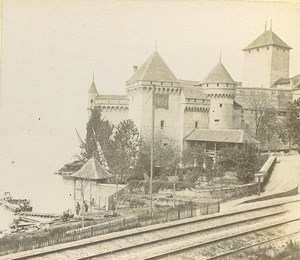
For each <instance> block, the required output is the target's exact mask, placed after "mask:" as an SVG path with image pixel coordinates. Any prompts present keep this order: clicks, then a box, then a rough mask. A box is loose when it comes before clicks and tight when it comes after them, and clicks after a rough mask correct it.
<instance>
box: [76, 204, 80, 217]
mask: <svg viewBox="0 0 300 260" xmlns="http://www.w3.org/2000/svg"><path fill="white" fill-rule="evenodd" d="M79 212H80V204H79V202H78V201H77V204H76V215H77V216H78V215H79Z"/></svg>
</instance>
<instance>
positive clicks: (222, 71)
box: [201, 61, 235, 84]
mask: <svg viewBox="0 0 300 260" xmlns="http://www.w3.org/2000/svg"><path fill="white" fill-rule="evenodd" d="M212 83H226V84H235V81H234V80H233V79H232V77H231V76H230V74H229V73H228V71H227V70H226V68H225V67H224V65H223V63H222V62H221V61H219V63H218V64H217V65H216V66H215V67H214V68H213V69H212V71H211V72H210V73H209V74H208V75H207V76H206V77H205V78H204V80H203V81H202V82H201V84H212Z"/></svg>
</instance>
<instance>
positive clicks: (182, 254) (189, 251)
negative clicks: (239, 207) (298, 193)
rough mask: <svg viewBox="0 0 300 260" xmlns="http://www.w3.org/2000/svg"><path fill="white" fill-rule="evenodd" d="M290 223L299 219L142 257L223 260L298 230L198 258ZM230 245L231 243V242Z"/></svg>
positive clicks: (299, 218) (299, 219) (146, 259)
mask: <svg viewBox="0 0 300 260" xmlns="http://www.w3.org/2000/svg"><path fill="white" fill-rule="evenodd" d="M292 222H298V225H299V223H300V217H298V218H295V219H291V220H287V221H280V222H278V223H275V224H270V225H266V226H262V227H258V228H255V227H254V228H251V229H247V230H246V231H241V232H236V233H234V234H230V235H224V236H222V235H221V236H220V237H218V238H213V239H209V240H207V241H201V242H198V243H194V244H192V245H187V246H184V247H181V248H177V249H171V250H170V251H167V252H163V253H158V254H154V255H152V256H149V257H144V258H143V259H144V260H150V259H151V260H154V259H155V260H156V259H183V258H188V259H206V260H208V259H224V257H229V256H231V255H234V254H236V253H237V252H240V251H243V250H246V249H249V248H251V247H255V246H258V245H263V244H265V243H267V242H270V241H274V240H278V239H281V238H284V237H286V236H290V235H292V234H297V233H300V230H298V231H296V232H293V233H290V234H286V235H279V236H277V237H276V238H274V237H273V235H272V237H273V238H270V239H267V240H264V241H261V242H257V243H254V244H251V245H247V246H241V247H239V248H237V249H234V250H229V251H226V252H224V253H219V254H216V255H214V256H211V257H210V256H208V257H205V256H204V257H203V258H201V257H200V258H199V255H201V250H203V247H207V246H211V247H213V246H216V245H218V244H219V243H228V241H230V240H232V239H234V238H239V237H245V236H246V235H249V234H257V233H258V232H262V231H268V230H270V229H272V228H273V229H274V228H278V227H280V226H284V225H285V224H290V223H292ZM235 242H237V241H235ZM231 243H232V241H231ZM193 250H194V251H193ZM206 251H208V249H207V248H206ZM199 252H200V254H199ZM90 259H92V258H90ZM229 259H232V258H229ZM237 259H238V258H237Z"/></svg>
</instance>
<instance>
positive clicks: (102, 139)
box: [79, 107, 113, 161]
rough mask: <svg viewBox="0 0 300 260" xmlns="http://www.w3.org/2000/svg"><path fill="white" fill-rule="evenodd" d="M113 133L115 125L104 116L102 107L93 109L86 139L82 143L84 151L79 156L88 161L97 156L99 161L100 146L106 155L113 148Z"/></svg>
mask: <svg viewBox="0 0 300 260" xmlns="http://www.w3.org/2000/svg"><path fill="white" fill-rule="evenodd" d="M112 133H113V126H112V125H111V124H110V123H109V121H108V120H105V119H104V118H103V117H102V113H101V109H100V107H95V108H93V109H92V112H91V117H90V119H89V121H88V123H87V126H86V139H85V142H84V143H82V145H81V148H82V152H81V154H80V156H79V158H80V159H81V160H84V161H87V160H88V159H90V158H91V157H93V156H94V157H95V158H96V159H97V160H98V161H101V158H100V157H99V146H97V142H99V145H100V146H101V149H102V152H103V154H104V157H105V156H106V155H107V154H108V153H109V152H110V150H111V139H110V138H111V136H112Z"/></svg>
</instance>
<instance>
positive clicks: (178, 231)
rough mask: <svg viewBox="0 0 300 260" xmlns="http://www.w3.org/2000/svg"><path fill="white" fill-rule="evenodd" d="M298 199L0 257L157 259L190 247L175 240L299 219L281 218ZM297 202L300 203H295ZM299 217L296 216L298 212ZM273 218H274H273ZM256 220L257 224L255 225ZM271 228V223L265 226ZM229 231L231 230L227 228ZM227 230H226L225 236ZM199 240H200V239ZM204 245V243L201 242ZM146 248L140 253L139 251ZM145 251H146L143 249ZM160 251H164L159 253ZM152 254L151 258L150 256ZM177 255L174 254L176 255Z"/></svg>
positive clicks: (276, 224)
mask: <svg viewBox="0 0 300 260" xmlns="http://www.w3.org/2000/svg"><path fill="white" fill-rule="evenodd" d="M299 201H300V200H294V201H290V202H285V203H277V204H274V205H267V206H261V207H257V208H251V209H246V210H239V211H235V212H229V213H225V214H222V215H221V214H214V215H212V216H203V217H200V218H199V217H198V218H193V219H185V220H181V221H174V222H169V223H164V224H159V225H153V226H149V227H144V228H137V229H133V230H126V231H122V232H118V236H116V233H115V234H114V233H111V234H107V235H104V236H99V237H97V238H93V240H92V241H88V242H87V241H85V242H83V241H77V243H72V244H71V245H60V247H57V246H54V247H52V248H49V249H47V250H41V251H36V252H34V253H33V252H32V254H28V253H27V255H26V252H24V254H19V255H18V254H16V255H11V256H10V257H9V258H2V257H0V259H12V260H13V259H100V258H101V259H121V258H122V259H124V258H127V259H159V258H165V257H169V256H171V255H176V254H177V253H180V251H178V252H177V253H176V252H175V251H176V250H179V249H181V252H186V251H189V250H191V249H192V248H188V245H187V246H185V247H186V249H184V246H180V247H179V246H175V248H176V250H174V245H175V244H176V243H178V241H185V240H191V241H192V240H194V239H195V238H198V241H192V242H193V243H191V244H189V246H192V244H195V246H194V247H193V248H197V247H199V245H197V243H198V244H199V237H200V238H203V237H207V238H209V237H210V236H212V237H213V236H217V237H218V236H220V234H221V233H222V232H223V233H224V232H225V233H224V236H222V238H220V241H221V239H226V238H225V236H226V231H228V230H229V231H230V230H232V229H234V228H235V229H240V228H245V226H248V228H249V230H248V234H250V233H253V232H255V231H253V232H252V230H256V229H257V230H256V231H259V230H260V231H262V230H263V229H264V228H265V229H266V228H267V224H268V225H273V226H274V227H278V226H281V225H284V224H285V223H291V222H295V221H299V220H300V219H298V218H297V219H295V218H289V219H288V220H285V219H283V217H284V216H286V214H288V212H289V210H288V209H287V207H286V206H287V205H290V208H295V205H294V203H299ZM299 204H300V203H299ZM299 217H300V216H299ZM274 219H276V220H277V222H276V221H274ZM259 223H260V225H261V226H258V224H259ZM269 228H271V226H270V227H269ZM230 232H231V233H232V231H230ZM246 234H247V232H246V233H240V234H239V233H238V232H235V233H234V234H231V235H233V237H238V236H243V235H246ZM228 235H230V234H227V236H228ZM211 240H212V241H211V242H209V241H208V240H207V241H206V243H207V244H206V245H209V244H213V243H217V242H218V241H217V240H216V238H215V239H211ZM204 242H205V241H202V242H201V243H204ZM202 246H204V244H203V245H202ZM153 248H163V250H161V251H159V253H158V252H155V251H153ZM172 250H173V251H174V252H172ZM141 251H142V252H146V253H145V254H144V256H142V257H141V255H140V252H141ZM147 252H149V253H147ZM164 253H167V254H165V255H163V254H164ZM151 257H152V258H151ZM177 259H178V258H177Z"/></svg>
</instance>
